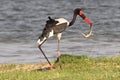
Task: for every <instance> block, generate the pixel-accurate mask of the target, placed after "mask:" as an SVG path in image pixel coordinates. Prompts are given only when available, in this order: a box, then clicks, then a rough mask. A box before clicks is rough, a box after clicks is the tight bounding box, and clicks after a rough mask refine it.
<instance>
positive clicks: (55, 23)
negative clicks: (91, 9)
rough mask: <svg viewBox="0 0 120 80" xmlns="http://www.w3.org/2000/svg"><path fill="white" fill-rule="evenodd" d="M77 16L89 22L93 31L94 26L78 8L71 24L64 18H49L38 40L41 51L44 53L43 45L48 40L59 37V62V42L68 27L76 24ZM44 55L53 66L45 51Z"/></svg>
mask: <svg viewBox="0 0 120 80" xmlns="http://www.w3.org/2000/svg"><path fill="white" fill-rule="evenodd" d="M77 15H79V16H80V17H82V18H83V19H84V20H85V22H87V23H88V24H89V25H90V29H91V26H92V23H91V21H90V20H89V19H88V18H87V17H86V16H85V15H84V14H83V12H82V10H81V9H79V8H77V9H75V10H74V14H73V18H72V20H71V21H70V22H69V21H67V20H66V19H64V18H58V19H52V18H51V17H48V18H49V20H47V21H46V25H45V28H44V29H43V32H42V34H41V36H40V37H39V39H38V44H39V46H38V47H39V49H40V50H41V51H42V49H41V45H42V44H43V43H44V42H45V41H46V40H47V39H48V38H50V37H52V36H54V35H57V38H58V52H57V54H58V60H59V58H60V48H59V42H60V39H61V35H62V32H63V31H64V30H65V29H66V28H67V27H69V26H72V25H73V24H74V22H75V20H76V17H77ZM91 30H92V29H91ZM90 32H91V31H90ZM84 36H85V35H84ZM87 36H88V35H87ZM42 53H43V55H44V56H45V58H46V59H47V61H48V63H49V64H50V65H51V63H50V62H49V60H48V58H47V57H46V55H45V54H44V52H43V51H42Z"/></svg>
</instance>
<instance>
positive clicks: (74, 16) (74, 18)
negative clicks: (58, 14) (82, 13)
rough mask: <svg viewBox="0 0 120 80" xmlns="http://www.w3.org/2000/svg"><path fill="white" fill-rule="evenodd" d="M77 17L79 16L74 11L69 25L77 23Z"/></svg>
mask: <svg viewBox="0 0 120 80" xmlns="http://www.w3.org/2000/svg"><path fill="white" fill-rule="evenodd" d="M76 17H77V14H75V13H74V14H73V18H72V21H71V22H70V24H69V26H72V25H73V24H74V23H75V20H76Z"/></svg>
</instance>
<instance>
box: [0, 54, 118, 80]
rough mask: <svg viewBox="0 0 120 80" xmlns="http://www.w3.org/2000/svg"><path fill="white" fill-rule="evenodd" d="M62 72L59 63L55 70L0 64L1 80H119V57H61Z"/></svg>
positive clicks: (41, 66) (43, 65)
mask: <svg viewBox="0 0 120 80" xmlns="http://www.w3.org/2000/svg"><path fill="white" fill-rule="evenodd" d="M61 63H62V70H61V69H60V67H59V63H57V62H56V63H54V66H55V69H53V70H52V71H50V70H46V68H47V67H48V66H49V65H47V64H46V63H42V64H1V65H0V79H1V80H120V56H118V57H111V58H89V57H86V56H70V55H62V57H61Z"/></svg>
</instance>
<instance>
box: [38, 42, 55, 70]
mask: <svg viewBox="0 0 120 80" xmlns="http://www.w3.org/2000/svg"><path fill="white" fill-rule="evenodd" d="M45 41H46V40H45ZM45 41H44V42H45ZM44 42H43V43H44ZM43 43H42V44H43ZM42 44H40V45H38V48H39V49H40V51H41V52H42V54H43V55H44V57H45V59H46V60H47V62H48V64H49V65H50V70H52V68H53V67H52V64H51V63H50V61H49V60H48V58H47V56H46V55H45V53H44V52H43V50H42V48H41V45H42Z"/></svg>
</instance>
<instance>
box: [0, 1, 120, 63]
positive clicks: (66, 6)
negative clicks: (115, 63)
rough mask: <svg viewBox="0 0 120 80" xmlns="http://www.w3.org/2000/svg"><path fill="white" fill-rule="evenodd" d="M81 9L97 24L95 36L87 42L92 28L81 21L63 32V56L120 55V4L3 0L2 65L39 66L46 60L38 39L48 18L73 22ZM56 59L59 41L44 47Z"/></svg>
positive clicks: (0, 13) (0, 28)
mask: <svg viewBox="0 0 120 80" xmlns="http://www.w3.org/2000/svg"><path fill="white" fill-rule="evenodd" d="M78 7H79V8H82V9H83V11H84V12H85V14H86V15H87V17H88V18H90V19H91V21H92V22H93V24H94V36H92V37H91V38H89V39H85V38H83V37H82V36H81V32H84V33H87V31H88V29H89V27H88V25H87V24H86V23H85V22H84V21H83V20H82V19H81V18H80V17H78V18H77V21H76V23H75V24H74V25H73V26H72V27H70V28H68V29H67V30H66V31H65V32H63V36H62V40H61V43H60V45H61V46H60V48H61V53H62V54H73V55H87V56H90V57H104V56H108V57H109V56H116V55H120V0H0V63H38V62H42V61H44V60H45V59H44V57H43V55H42V54H41V52H40V51H39V49H38V48H37V43H36V41H37V39H38V36H39V35H40V34H41V32H42V29H43V28H44V24H45V21H46V20H47V17H48V16H52V17H53V18H59V17H63V18H66V19H67V20H68V21H70V20H71V19H72V15H73V9H75V8H78ZM42 47H43V50H44V51H45V52H46V54H47V56H48V57H49V59H55V58H56V53H57V39H56V37H53V38H51V39H49V40H48V41H47V42H46V43H44V45H43V46H42Z"/></svg>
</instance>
